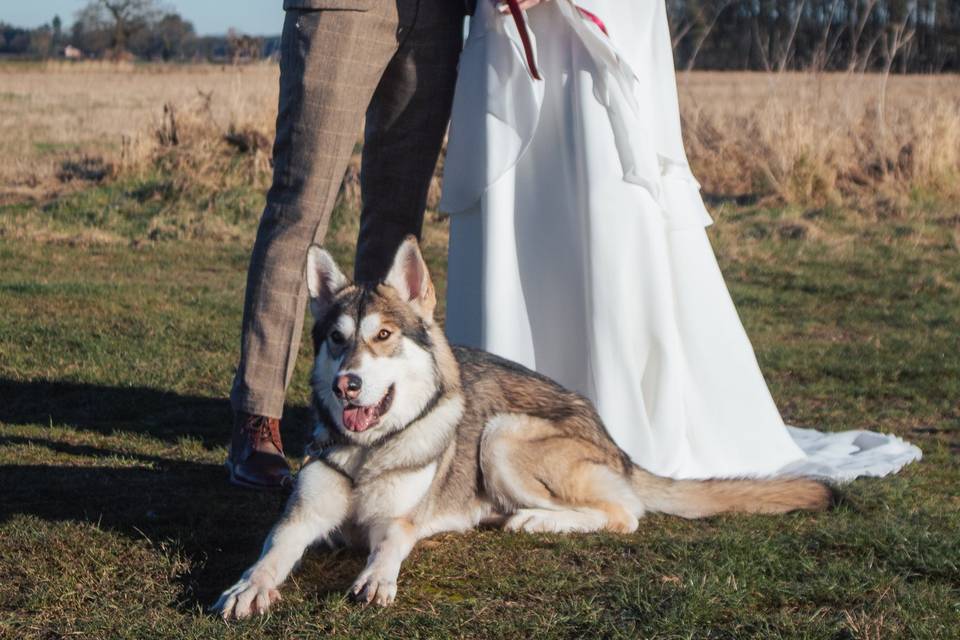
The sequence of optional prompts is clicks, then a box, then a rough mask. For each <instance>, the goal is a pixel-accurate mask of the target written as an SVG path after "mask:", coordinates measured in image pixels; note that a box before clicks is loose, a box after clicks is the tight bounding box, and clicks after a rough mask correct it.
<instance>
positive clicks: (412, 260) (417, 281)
mask: <svg viewBox="0 0 960 640" xmlns="http://www.w3.org/2000/svg"><path fill="white" fill-rule="evenodd" d="M384 282H385V283H386V284H388V285H389V286H391V287H393V288H394V289H396V290H397V293H399V294H400V297H401V298H403V299H404V300H405V301H407V302H409V303H410V304H411V305H412V306H413V307H414V308H415V309H416V310H417V311H418V312H419V313H420V315H421V316H422V317H424V318H426V319H432V318H433V311H434V309H435V308H436V306H437V292H436V290H435V289H434V288H433V281H432V280H430V272H429V271H427V263H426V262H424V260H423V254H421V253H420V245H418V244H417V239H416V238H415V237H413V236H407V237H406V238H405V239H404V241H403V243H402V244H401V245H400V248H399V249H397V254H396V255H395V256H394V258H393V266H392V267H390V272H389V273H388V274H387V277H386V279H384Z"/></svg>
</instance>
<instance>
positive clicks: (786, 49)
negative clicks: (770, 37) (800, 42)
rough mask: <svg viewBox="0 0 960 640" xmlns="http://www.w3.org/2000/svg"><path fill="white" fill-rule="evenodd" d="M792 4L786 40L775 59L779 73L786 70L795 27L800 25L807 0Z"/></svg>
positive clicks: (795, 33)
mask: <svg viewBox="0 0 960 640" xmlns="http://www.w3.org/2000/svg"><path fill="white" fill-rule="evenodd" d="M792 4H794V12H793V24H791V25H790V33H789V34H788V35H787V39H786V41H785V42H784V43H783V44H782V45H781V46H780V52H779V56H778V59H777V71H779V72H781V73H782V72H783V71H786V69H787V65H788V64H789V63H790V58H792V57H793V53H794V47H793V43H794V41H795V40H796V38H797V28H798V27H799V26H800V18H801V17H802V16H803V8H804V7H805V6H807V0H800V2H799V3H792Z"/></svg>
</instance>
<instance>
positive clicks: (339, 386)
mask: <svg viewBox="0 0 960 640" xmlns="http://www.w3.org/2000/svg"><path fill="white" fill-rule="evenodd" d="M362 387H363V380H362V379H361V378H360V376H358V375H356V374H354V373H348V374H346V375H343V376H337V379H336V380H334V381H333V393H334V395H335V396H337V397H338V398H344V397H346V398H348V399H350V400H353V399H354V398H356V397H357V396H359V395H360V389H361V388H362Z"/></svg>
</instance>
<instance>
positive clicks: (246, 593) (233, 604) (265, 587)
mask: <svg viewBox="0 0 960 640" xmlns="http://www.w3.org/2000/svg"><path fill="white" fill-rule="evenodd" d="M279 599H280V592H279V591H277V590H276V588H274V587H273V586H272V585H270V584H267V582H266V581H264V580H257V579H256V578H246V577H244V578H241V579H240V580H239V581H238V582H237V584H235V585H233V586H232V587H230V588H229V589H227V590H226V591H224V592H223V595H221V596H220V599H219V600H217V602H216V604H214V605H213V606H212V607H210V609H211V610H212V611H215V612H217V613H219V614H220V615H221V616H222V617H223V619H224V620H243V619H244V618H247V617H249V616H251V615H253V614H255V613H256V614H264V613H266V612H267V609H269V608H270V606H271V605H273V604H274V603H275V602H277V601H278V600H279Z"/></svg>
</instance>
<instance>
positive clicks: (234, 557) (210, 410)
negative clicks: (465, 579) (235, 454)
mask: <svg viewBox="0 0 960 640" xmlns="http://www.w3.org/2000/svg"><path fill="white" fill-rule="evenodd" d="M0 397H2V398H4V402H3V403H0V423H8V424H41V425H42V424H46V423H48V422H51V421H52V422H53V423H54V424H56V425H65V426H70V427H73V428H76V429H81V430H88V431H93V432H100V433H110V432H112V431H125V432H136V433H142V434H146V435H150V436H152V437H156V438H160V439H162V440H165V441H169V442H176V441H177V440H179V439H180V438H183V437H193V438H197V439H199V440H201V441H202V442H203V443H204V444H205V445H207V446H214V445H222V444H224V443H225V441H226V439H227V438H228V437H229V424H230V422H229V421H230V415H231V414H230V407H229V403H228V402H227V401H226V400H216V399H211V398H202V397H193V396H180V395H177V394H175V393H169V392H163V391H158V390H154V389H146V388H138V387H135V388H119V387H100V386H96V385H89V384H74V383H62V382H47V381H32V382H16V381H11V380H0ZM290 413H291V414H292V415H293V418H292V421H294V423H295V424H306V416H307V410H306V409H305V408H302V407H301V408H294V410H293V411H291V412H290ZM286 417H289V416H285V418H286ZM291 435H293V434H291ZM288 439H290V440H302V438H288ZM3 446H9V447H17V446H35V447H40V448H45V449H48V450H50V451H52V452H56V453H60V454H67V455H73V456H82V457H84V458H87V465H85V466H79V465H78V466H64V465H59V464H50V465H37V464H34V465H29V464H28V465H2V466H0V487H3V488H4V489H3V492H4V496H3V500H0V523H6V522H8V521H9V520H10V519H11V518H14V517H16V516H21V515H24V516H33V517H37V518H40V519H43V520H46V521H50V522H62V521H76V522H82V523H94V524H96V526H97V527H98V528H101V529H104V530H107V531H111V532H115V533H118V534H120V535H122V536H124V537H126V538H128V539H130V540H136V541H141V540H144V539H145V538H146V539H147V540H149V541H150V543H151V545H153V546H154V548H156V549H160V545H161V544H163V545H164V548H163V550H162V551H161V552H162V553H166V554H170V553H173V552H181V553H182V554H183V555H184V556H186V557H187V558H188V559H189V568H188V570H187V572H186V573H184V574H182V575H180V576H178V578H177V580H178V581H179V582H180V584H181V588H182V594H181V597H180V598H179V599H178V601H177V603H176V604H175V606H176V608H178V609H180V610H183V611H189V610H195V609H196V608H197V606H202V607H206V606H209V605H210V604H211V603H212V602H213V601H214V600H216V597H217V596H218V595H219V593H220V591H222V590H223V589H225V588H226V587H228V586H230V584H232V582H233V581H234V580H236V579H237V578H238V577H239V575H240V574H241V573H242V571H243V570H244V569H246V567H247V566H249V564H250V563H251V562H252V561H253V560H255V559H256V557H257V555H258V553H259V550H260V546H261V544H262V543H263V540H264V538H265V537H266V534H267V532H268V531H269V529H270V527H271V526H272V525H273V524H274V523H275V522H276V520H277V518H278V516H279V515H280V513H281V511H282V509H283V505H284V503H285V500H286V495H285V494H281V493H280V492H276V491H263V492H259V491H252V490H249V489H240V488H236V487H233V486H232V485H230V484H229V483H228V481H227V472H226V470H225V469H224V467H222V466H221V465H218V464H208V463H202V462H190V461H184V460H171V459H167V458H164V457H161V456H155V455H146V454H141V453H131V452H129V451H122V452H121V451H114V450H112V449H109V448H103V447H97V446H91V445H86V444H72V443H69V442H63V441H59V440H55V439H50V438H46V437H23V436H19V435H18V436H12V435H2V436H0V447H3ZM296 448H297V449H299V450H302V444H300V443H298V447H296ZM290 453H292V454H294V455H299V451H295V452H294V451H290ZM91 458H92V459H94V461H93V462H92V463H91V462H89V459H91ZM97 459H102V460H103V461H102V463H101V462H99V460H97ZM118 553H122V546H121V547H120V548H119V551H118ZM343 554H345V555H341V553H340V552H338V553H337V562H338V563H340V562H341V561H342V563H343V564H345V565H346V567H344V568H345V569H348V570H346V571H345V572H342V571H339V570H338V571H334V572H333V573H334V574H335V575H332V576H328V577H327V578H326V579H322V580H321V581H319V582H318V585H317V586H320V587H322V590H319V591H317V592H316V594H317V596H318V597H322V596H323V595H325V594H327V593H331V592H338V593H343V592H345V591H346V589H347V588H348V587H349V585H350V579H352V577H353V576H354V575H355V574H356V573H357V572H359V571H360V569H361V568H362V566H363V560H362V557H361V556H360V555H358V554H356V553H353V552H343ZM354 556H356V557H354ZM320 564H321V565H322V566H324V567H326V566H328V565H329V562H327V561H326V560H323V561H321V562H320ZM354 565H355V566H354ZM323 573H324V574H327V573H329V572H328V571H326V570H324V571H323Z"/></svg>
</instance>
